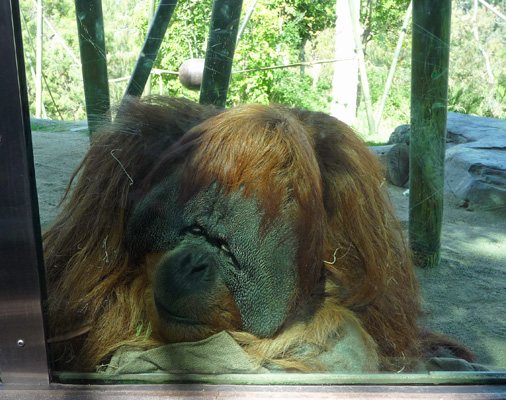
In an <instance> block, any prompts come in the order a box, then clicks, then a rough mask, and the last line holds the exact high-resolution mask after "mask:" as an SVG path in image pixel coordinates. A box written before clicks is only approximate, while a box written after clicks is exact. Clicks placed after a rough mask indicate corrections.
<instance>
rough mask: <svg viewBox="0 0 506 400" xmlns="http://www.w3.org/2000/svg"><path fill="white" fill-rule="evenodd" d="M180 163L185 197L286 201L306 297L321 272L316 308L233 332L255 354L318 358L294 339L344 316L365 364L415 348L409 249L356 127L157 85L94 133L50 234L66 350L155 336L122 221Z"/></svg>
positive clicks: (47, 246)
mask: <svg viewBox="0 0 506 400" xmlns="http://www.w3.org/2000/svg"><path fill="white" fill-rule="evenodd" d="M174 168H177V169H178V170H179V171H182V174H183V175H182V180H181V182H182V183H181V201H185V200H187V199H189V198H191V197H192V196H194V195H195V194H196V193H198V192H199V191H201V190H202V189H204V188H206V187H208V186H209V185H211V184H216V185H218V187H219V188H220V189H221V190H223V191H224V192H225V193H229V192H235V191H238V190H242V191H243V193H244V195H245V196H254V198H255V199H257V201H258V202H259V204H260V205H261V208H262V209H263V210H264V224H265V226H266V227H268V225H269V224H270V223H273V221H275V218H276V216H277V215H278V214H279V212H280V210H288V211H289V212H290V213H291V214H292V215H293V216H294V221H293V222H294V224H295V228H296V229H295V231H296V233H297V237H298V241H299V247H298V249H297V260H298V271H299V282H300V288H299V294H298V301H297V305H298V306H299V307H303V305H304V304H305V303H306V302H307V301H308V299H309V298H310V297H311V295H312V294H315V293H316V291H317V290H318V288H319V285H320V286H321V282H322V277H324V279H325V283H324V285H325V289H324V295H323V303H322V305H321V307H320V308H319V309H318V310H317V311H316V313H315V314H314V316H313V318H309V319H308V318H306V319H305V320H299V321H298V322H297V323H293V324H291V325H290V323H288V322H287V324H285V325H284V326H283V327H282V328H281V330H280V331H279V332H278V333H277V334H276V335H275V336H274V337H272V338H267V339H260V338H256V337H254V336H253V335H251V334H248V333H245V332H240V331H234V332H231V334H232V335H233V336H234V337H235V338H236V340H237V341H238V342H239V343H240V344H241V345H242V346H243V347H244V349H245V350H246V351H247V352H248V354H250V356H251V357H252V358H254V359H258V360H259V362H261V360H270V361H271V362H274V363H277V364H278V365H281V366H283V367H285V368H289V369H296V370H302V371H309V370H313V371H314V370H322V371H323V370H325V368H324V366H316V365H315V364H314V363H311V362H309V361H307V360H301V359H300V357H299V358H297V357H298V356H297V348H298V347H300V346H302V345H303V344H304V343H310V344H313V345H316V346H319V347H320V348H325V346H328V345H329V344H328V343H330V342H329V338H330V337H335V335H336V333H338V332H340V330H341V329H342V328H341V327H342V326H343V324H344V323H345V322H346V323H348V324H352V325H353V326H355V327H356V329H357V330H359V331H360V332H362V333H361V335H362V336H363V340H364V343H366V347H367V348H368V349H369V351H370V352H371V360H372V361H371V370H374V365H375V361H374V360H377V358H376V353H378V355H379V357H380V360H381V363H382V368H383V369H386V370H394V369H397V368H399V369H400V368H402V367H403V366H405V365H406V364H408V363H409V360H411V359H412V358H415V357H416V356H417V354H418V353H417V351H418V329H417V325H416V320H417V318H418V316H419V303H418V289H417V285H416V280H415V277H414V272H413V267H412V264H411V259H410V254H409V251H408V248H407V245H406V242H405V240H404V237H403V235H402V230H401V228H400V226H399V224H398V222H397V221H396V219H395V217H394V215H393V211H392V208H391V206H390V203H389V201H388V198H387V195H386V193H385V191H384V190H383V188H382V184H383V179H382V176H381V172H380V168H379V165H378V162H377V160H376V159H375V157H374V156H373V155H372V153H370V152H369V150H368V149H367V148H366V147H365V146H364V145H363V144H362V142H361V141H360V139H359V138H358V137H357V136H356V135H355V134H354V132H353V131H352V130H351V129H350V128H349V127H348V126H346V125H345V124H343V123H342V122H340V121H338V120H336V119H335V118H332V117H329V116H327V115H325V114H320V113H312V112H308V111H304V110H291V109H287V108H285V107H280V106H274V107H268V106H262V105H245V106H240V107H237V108H233V109H230V110H227V111H224V112H222V111H220V110H217V109H213V108H212V107H203V106H199V105H198V104H195V103H193V102H190V101H187V100H181V99H160V98H154V99H150V100H145V101H140V102H139V101H133V100H132V101H127V102H125V103H124V105H123V108H122V110H120V114H119V115H118V117H117V119H116V121H115V122H114V123H113V124H111V125H109V126H107V127H105V128H104V129H103V130H102V132H101V133H100V134H99V135H97V137H96V138H93V141H92V145H91V147H90V150H89V152H88V154H87V155H86V157H85V158H84V160H83V162H82V163H81V165H80V167H79V169H78V171H76V173H75V174H74V176H73V179H74V178H75V177H77V176H78V177H79V179H78V182H77V184H76V185H75V187H74V188H73V191H72V196H71V197H70V198H69V199H68V201H67V202H66V204H65V206H64V208H63V210H62V212H61V214H60V215H59V216H58V218H57V220H56V221H55V223H54V224H53V225H52V227H51V228H50V229H49V230H48V231H47V232H46V233H45V234H44V238H43V240H44V250H45V258H46V268H47V275H48V284H49V311H50V324H51V333H52V335H53V336H54V340H53V342H54V344H53V346H54V348H55V351H56V352H57V354H59V356H58V357H60V358H61V359H62V360H63V361H67V360H70V363H71V364H72V365H74V366H75V368H79V369H88V370H91V369H93V368H94V367H95V366H96V365H97V364H99V363H101V362H104V361H105V360H107V359H108V358H109V357H110V356H111V355H112V354H113V353H114V351H115V350H117V349H118V348H120V347H121V346H124V345H134V346H137V347H141V348H145V349H147V348H152V347H156V346H159V345H160V344H161V341H160V339H159V338H157V336H156V334H153V333H152V332H151V329H152V326H151V323H150V318H152V316H151V315H150V313H149V312H148V311H147V310H150V309H151V308H152V307H151V304H150V303H151V302H152V300H151V288H150V282H149V279H148V277H147V273H146V267H145V264H146V262H140V263H138V260H135V259H134V258H132V255H131V254H129V251H128V248H127V247H126V245H125V241H124V234H125V226H126V222H127V220H128V217H129V210H130V209H131V207H132V205H133V204H135V202H136V201H138V200H139V199H140V198H142V196H143V195H144V194H145V193H146V191H148V190H149V188H150V187H152V185H153V184H155V183H156V181H157V180H159V179H162V178H163V177H164V176H166V175H167V174H170V173H172V172H173V171H174ZM73 332H74V333H76V334H75V335H73ZM83 332H85V333H84V334H83ZM74 336H75V337H74Z"/></svg>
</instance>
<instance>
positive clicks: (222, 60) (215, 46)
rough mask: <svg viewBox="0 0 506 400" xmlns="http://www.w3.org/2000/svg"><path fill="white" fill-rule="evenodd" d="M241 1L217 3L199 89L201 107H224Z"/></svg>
mask: <svg viewBox="0 0 506 400" xmlns="http://www.w3.org/2000/svg"><path fill="white" fill-rule="evenodd" d="M241 8H242V0H214V3H213V12H212V16H211V27H210V29H209V39H208V41H207V50H206V62H205V64H204V75H203V77H202V86H201V89H200V103H201V104H215V105H217V106H218V107H225V103H226V102H227V93H228V85H229V83H230V75H231V73H232V63H233V59H234V52H235V45H236V41H237V31H238V29H239V18H240V17H241Z"/></svg>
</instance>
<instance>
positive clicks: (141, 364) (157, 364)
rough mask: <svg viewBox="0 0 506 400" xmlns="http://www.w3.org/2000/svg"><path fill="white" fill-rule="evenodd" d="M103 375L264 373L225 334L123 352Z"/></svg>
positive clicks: (120, 352) (107, 367) (115, 357)
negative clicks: (196, 340) (195, 340)
mask: <svg viewBox="0 0 506 400" xmlns="http://www.w3.org/2000/svg"><path fill="white" fill-rule="evenodd" d="M105 367H106V368H105V370H104V372H105V373H106V374H137V373H148V372H172V373H196V374H226V373H256V372H267V370H265V369H264V368H257V367H255V366H254V365H253V364H252V363H251V362H250V360H249V359H248V357H247V355H246V353H245V352H244V351H243V349H242V348H241V347H240V346H239V345H238V344H237V343H236V342H235V340H234V339H232V337H231V336H230V335H229V334H228V333H226V332H220V333H218V334H216V335H214V336H211V337H209V338H207V339H204V340H201V341H199V342H191V343H175V344H168V345H165V346H162V347H158V348H156V349H152V350H137V349H132V348H123V349H120V350H118V351H117V352H116V353H115V354H114V355H113V357H112V359H111V362H110V364H108V365H107V366H105Z"/></svg>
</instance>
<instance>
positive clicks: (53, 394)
mask: <svg viewBox="0 0 506 400" xmlns="http://www.w3.org/2000/svg"><path fill="white" fill-rule="evenodd" d="M418 1H419V3H418V5H417V1H416V0H415V2H414V4H415V13H417V12H418V13H420V12H421V11H422V10H421V9H420V8H421V7H423V6H422V4H425V6H426V7H429V6H432V7H436V5H440V4H441V3H440V0H432V1H428V0H418ZM444 4H445V5H449V0H448V1H445V2H444ZM417 6H418V7H417ZM433 15H434V14H433ZM432 18H434V17H432ZM415 21H419V20H418V19H415ZM432 22H433V23H434V24H436V22H435V21H432ZM447 23H449V21H448V20H447ZM445 29H449V25H448V26H446V28H445ZM443 36H444V34H443ZM446 38H447V36H446ZM434 40H436V39H434ZM437 43H440V42H439V41H437ZM436 47H437V46H436ZM441 47H444V46H441ZM0 53H1V54H2V57H0V70H1V71H2V75H0V87H1V88H2V98H1V100H0V374H1V384H0V398H2V399H20V398H23V399H25V398H32V399H41V400H42V399H48V398H51V399H68V398H79V399H90V398H116V397H118V396H121V397H122V398H125V399H140V398H150V399H151V398H166V396H175V397H186V396H190V397H192V398H207V397H212V398H217V397H226V398H259V397H271V396H273V395H274V396H276V397H277V398H292V399H293V398H322V397H329V396H331V397H332V398H346V397H353V398H357V399H359V398H363V399H369V398H372V397H374V398H376V397H378V396H380V397H382V398H385V397H388V398H406V399H407V398H413V397H416V398H435V399H439V398H442V397H444V398H473V399H491V398H493V399H504V398H506V392H505V390H504V386H500V385H501V384H503V385H504V384H506V375H505V374H501V373H487V372H484V373H466V372H464V373H454V372H449V373H431V374H406V375H397V374H375V375H335V374H329V375H326V374H309V375H308V374H272V375H270V374H267V375H264V376H259V375H253V376H252V375H217V376H202V375H200V376H199V375H195V376H192V375H177V374H152V375H149V374H145V375H142V376H141V375H135V376H130V377H122V378H121V379H119V380H115V379H109V380H108V381H103V380H101V379H99V378H98V376H97V375H96V374H71V373H67V374H65V373H57V372H54V371H50V369H49V367H48V362H47V351H46V345H45V343H46V341H45V335H44V314H43V308H42V306H41V304H42V301H41V300H42V299H44V296H45V293H44V292H45V288H44V280H43V279H41V278H42V277H43V275H44V273H43V268H42V267H43V261H42V245H41V237H40V226H39V215H38V206H37V195H36V189H35V176H34V167H33V152H32V145H31V131H30V123H29V111H28V98H27V92H26V81H25V69H24V61H23V48H22V40H21V29H20V18H19V3H18V0H9V1H2V2H0ZM434 57H436V56H434ZM436 61H437V62H436ZM433 62H436V63H435V65H436V67H435V68H434V69H433V70H432V71H433V72H434V74H435V75H434V76H432V78H433V79H434V80H436V81H437V80H438V78H439V76H438V73H440V72H442V73H443V74H444V73H445V71H446V70H447V69H445V66H444V65H445V64H444V63H445V62H446V63H447V61H444V60H442V61H441V60H437V59H434V60H433ZM83 64H84V63H83ZM441 79H444V78H441ZM424 87H425V89H428V88H429V85H428V84H427V86H424ZM441 93H442V92H440V95H441ZM436 99H437V100H438V101H439V100H440V99H441V97H436ZM424 104H425V103H424ZM425 105H426V106H427V107H428V104H425ZM428 110H429V111H426V112H432V113H435V116H438V117H440V118H441V119H438V121H439V123H441V121H442V115H443V112H442V111H441V106H440V105H439V104H436V106H435V107H432V108H429V109H428ZM434 110H435V111H434ZM422 116H425V115H422ZM420 121H421V122H420ZM424 121H425V120H424V119H423V118H421V117H417V118H415V120H414V122H419V123H423V122H424ZM437 127H439V125H437ZM417 129H423V128H422V127H419V128H417ZM437 129H439V128H433V130H432V131H431V132H432V136H424V137H427V138H428V139H426V141H424V144H425V145H426V146H429V143H428V142H429V141H430V140H432V139H433V138H434V137H436V138H437V137H439V136H438V135H437V132H439V130H437ZM424 132H425V131H424ZM435 132H436V133H435ZM439 138H440V137H439ZM440 139H441V138H440ZM436 153H437V154H438V155H440V151H437V152H436ZM418 157H420V158H421V156H420V155H419V156H418ZM434 158H436V161H435V163H433V164H428V166H427V167H425V169H428V168H429V169H430V168H440V166H439V164H438V160H439V158H437V157H434ZM421 170H422V171H423V170H424V168H421ZM431 176H432V175H429V177H431ZM415 177H416V176H415ZM422 200H423V199H422ZM56 379H59V382H60V383H59V384H55V383H54V381H55V380H56ZM62 382H65V383H62ZM70 382H72V383H73V384H70ZM134 383H150V384H147V385H134ZM182 383H184V385H182ZM90 384H91V385H90ZM113 384H115V385H113ZM352 384H353V385H352ZM357 384H358V385H357ZM455 384H457V385H458V386H454V385H455ZM469 384H474V385H477V386H469ZM238 385H247V386H238ZM267 385H270V386H267ZM284 385H285V386H284ZM286 385H290V386H286ZM375 385H382V386H375ZM414 385H416V386H414ZM421 385H425V386H421Z"/></svg>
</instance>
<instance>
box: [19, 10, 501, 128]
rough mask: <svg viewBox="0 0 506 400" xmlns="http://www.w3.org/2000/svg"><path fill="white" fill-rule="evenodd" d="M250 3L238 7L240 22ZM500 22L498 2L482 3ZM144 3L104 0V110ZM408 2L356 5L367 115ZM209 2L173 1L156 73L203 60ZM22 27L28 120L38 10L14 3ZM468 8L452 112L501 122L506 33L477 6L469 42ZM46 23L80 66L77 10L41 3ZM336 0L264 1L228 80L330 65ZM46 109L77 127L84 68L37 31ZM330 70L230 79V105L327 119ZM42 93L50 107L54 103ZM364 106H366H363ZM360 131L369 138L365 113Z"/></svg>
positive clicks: (404, 118)
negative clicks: (305, 111)
mask: <svg viewBox="0 0 506 400" xmlns="http://www.w3.org/2000/svg"><path fill="white" fill-rule="evenodd" d="M252 1H253V0H244V5H243V16H244V14H245V13H246V10H247V9H248V8H249V6H250V5H251V3H252ZM489 2H490V3H491V4H493V5H494V6H495V7H497V8H498V9H499V10H500V11H502V12H503V13H504V12H506V5H505V3H504V1H503V0H492V1H489ZM148 3H149V2H148V0H103V10H104V23H105V36H106V47H107V60H108V75H109V79H110V80H112V81H111V82H110V93H111V104H112V105H113V106H114V105H117V104H118V102H119V100H120V99H121V98H122V96H123V93H124V91H125V89H126V85H127V83H128V80H127V79H123V80H119V81H117V79H119V78H127V77H128V76H129V75H130V74H131V72H132V71H133V68H134V66H135V62H136V60H137V57H138V55H139V52H140V49H141V46H142V43H143V41H144V38H145V35H146V33H147V30H148V17H147V16H148ZM408 4H409V0H362V2H361V5H362V7H361V22H362V27H363V29H364V31H363V41H364V42H365V43H367V51H366V64H367V71H368V75H369V76H368V78H369V85H370V89H371V96H372V102H373V108H374V109H375V110H377V108H378V107H379V102H380V100H381V96H382V94H383V89H384V84H385V81H386V77H387V74H388V69H389V67H390V64H391V62H392V56H393V51H394V48H395V45H396V41H397V38H398V35H399V31H400V28H401V25H402V20H403V19H404V15H405V12H406V9H407V7H408ZM211 8H212V0H184V1H183V0H180V1H179V2H178V6H177V8H176V11H175V13H174V16H173V20H172V22H171V24H170V26H169V29H168V31H167V34H166V36H165V40H164V41H163V43H162V47H161V50H160V53H159V56H158V58H157V60H156V62H155V68H159V69H162V70H169V71H178V70H179V67H180V66H181V64H182V63H183V62H184V61H186V60H187V59H190V58H204V56H205V51H206V40H207V36H208V30H209V22H210V17H211ZM21 10H22V12H23V16H24V17H25V19H26V28H25V27H23V37H24V49H25V55H26V65H27V69H26V72H27V82H28V91H29V98H30V100H31V103H32V104H31V111H32V113H33V112H34V111H35V106H34V100H35V91H34V83H33V78H32V72H31V67H33V69H35V49H34V48H33V46H32V44H31V43H32V42H33V45H34V44H35V33H36V9H35V7H34V6H33V2H32V0H21ZM473 13H474V1H473V0H456V1H455V2H454V7H453V16H452V18H453V24H452V37H451V38H452V44H451V61H450V74H449V77H450V87H449V105H450V109H451V110H453V111H458V112H466V113H472V114H476V115H485V116H494V117H499V118H506V106H505V103H506V50H505V44H506V42H505V40H504V38H505V37H506V24H505V23H504V21H502V20H501V19H500V18H499V17H497V16H496V15H495V14H493V13H492V12H490V11H489V10H487V9H485V8H484V7H482V6H481V5H480V6H479V10H478V18H477V21H478V31H479V35H480V42H479V43H478V42H477V41H476V39H475V38H474V35H473V32H472V27H473V22H472V16H473ZM44 15H45V17H46V18H47V19H48V20H49V22H50V23H51V24H52V25H53V26H54V28H55V30H56V31H57V33H58V35H59V36H61V37H62V39H63V41H64V42H65V44H66V45H67V46H68V48H70V51H71V52H72V53H73V54H74V55H75V56H76V57H77V58H78V59H80V56H79V42H78V38H77V27H76V18H75V12H74V2H73V1H72V0H44ZM334 23H335V0H321V1H314V0H262V1H258V3H257V4H256V7H255V11H254V13H253V15H252V18H251V20H250V22H249V23H248V25H247V27H246V30H245V32H244V34H243V36H242V38H241V41H240V42H239V44H238V46H237V49H236V54H235V57H234V67H233V70H234V71H235V72H238V71H242V70H251V69H253V70H256V69H260V68H265V67H272V66H277V65H278V66H279V65H286V64H290V63H296V62H299V59H300V57H301V54H304V56H305V57H306V59H307V60H309V61H311V60H322V59H331V58H333V57H334V30H333V29H332V27H333V24H334ZM43 43H44V65H43V71H44V74H45V76H46V82H47V87H46V86H45V84H44V83H43V84H44V89H43V90H44V98H43V100H44V105H45V108H46V111H47V114H48V117H49V118H56V119H59V118H60V115H61V116H62V117H63V118H64V119H68V120H72V119H84V118H85V117H86V114H85V107H84V94H83V93H84V92H83V87H82V76H81V68H80V65H79V64H78V63H76V62H75V61H74V60H73V58H72V57H71V56H70V55H69V53H68V51H67V50H65V49H64V47H63V46H62V44H61V42H60V41H59V39H58V37H57V36H56V35H54V34H53V32H52V31H51V30H50V29H49V28H48V27H47V25H46V26H45V27H44V38H43ZM480 46H481V47H482V49H483V50H484V51H485V52H486V53H487V54H488V56H489V59H490V63H491V70H492V72H493V77H494V79H493V80H491V81H489V79H488V77H487V73H486V68H485V61H484V60H485V59H484V57H483V54H482V52H481V51H480ZM410 56H411V54H410V35H409V32H408V35H407V36H406V39H405V44H404V50H403V52H402V54H401V58H400V60H399V63H398V65H397V70H396V74H395V77H394V81H393V87H392V89H391V91H390V94H389V97H388V101H387V103H386V106H385V110H384V114H383V118H382V125H381V126H382V129H383V130H384V131H385V132H386V133H389V132H390V131H391V130H393V128H395V126H396V125H399V124H402V123H406V122H409V114H410V111H409V107H410V86H411V83H410ZM332 75H333V64H324V65H322V68H321V70H319V69H317V68H316V67H313V68H312V67H305V68H304V69H302V68H299V67H295V68H283V69H272V70H264V71H258V70H257V71H254V72H245V73H234V74H233V75H232V77H231V85H230V89H229V96H228V105H229V106H232V105H236V104H240V103H244V102H260V103H269V102H277V103H283V104H289V105H292V106H299V107H306V108H309V109H312V110H318V111H329V110H330V104H331V100H332V99H331V94H332V88H331V86H332V85H331V83H332ZM151 91H152V93H163V94H165V95H171V96H184V97H187V98H191V99H194V100H197V99H198V93H196V92H192V91H189V90H187V89H185V88H183V86H182V85H181V84H180V83H179V80H178V79H177V76H175V75H169V74H162V75H152V81H151ZM49 93H51V94H52V97H53V98H54V102H53V100H51V97H50V96H49ZM362 103H363V102H362ZM356 125H357V128H358V130H359V131H363V132H366V131H367V124H366V123H365V115H364V110H363V104H361V107H360V109H359V111H358V122H357V124H356Z"/></svg>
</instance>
